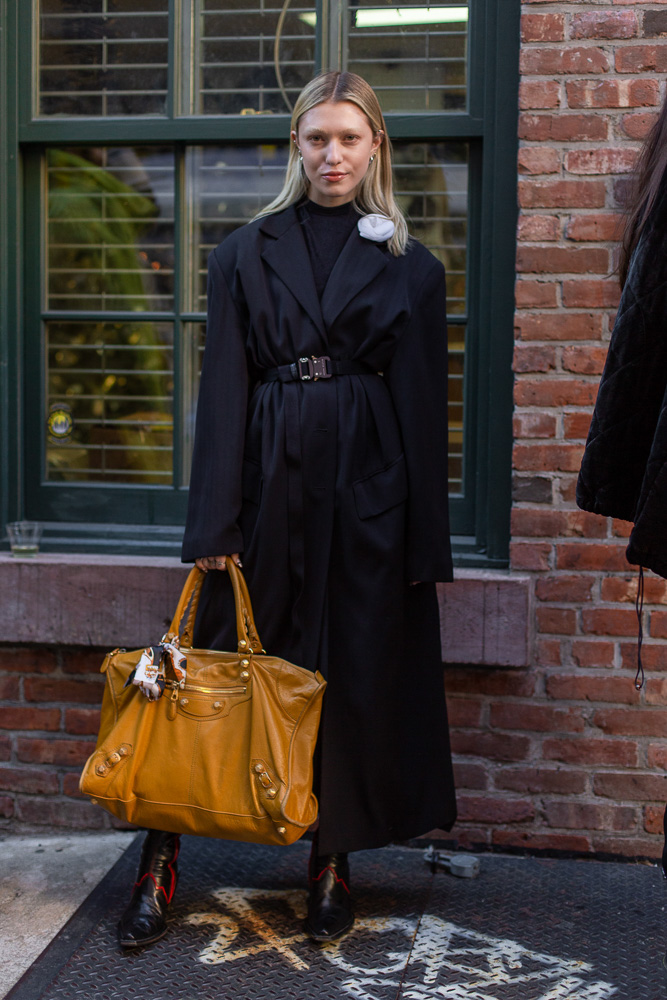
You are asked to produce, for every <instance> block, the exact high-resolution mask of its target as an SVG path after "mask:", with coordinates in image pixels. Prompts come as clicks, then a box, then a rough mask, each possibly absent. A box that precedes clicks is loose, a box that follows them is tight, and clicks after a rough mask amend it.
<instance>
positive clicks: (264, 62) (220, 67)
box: [192, 0, 316, 115]
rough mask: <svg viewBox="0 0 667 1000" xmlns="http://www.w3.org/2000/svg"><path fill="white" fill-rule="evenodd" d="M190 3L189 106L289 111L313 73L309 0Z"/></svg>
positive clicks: (200, 110)
mask: <svg viewBox="0 0 667 1000" xmlns="http://www.w3.org/2000/svg"><path fill="white" fill-rule="evenodd" d="M196 9H197V17H196V24H197V26H198V27H197V31H198V36H197V38H196V39H195V45H194V51H195V53H196V56H195V58H196V68H195V73H194V74H193V75H194V78H195V80H197V81H198V83H197V88H198V93H197V94H196V95H195V99H196V103H195V106H194V107H193V109H192V110H193V112H194V113H196V114H203V115H238V114H271V113H273V114H287V113H289V111H290V110H291V108H292V105H293V104H294V101H295V99H296V96H297V95H298V93H299V91H300V90H301V89H302V88H303V86H304V85H305V84H306V83H307V82H308V81H309V80H310V79H311V78H312V77H313V76H314V74H315V23H316V18H315V5H314V3H313V2H312V0H311V3H308V2H307V0H292V2H291V3H290V4H289V5H288V4H285V3H284V0H259V2H257V0H255V2H254V3H249V2H247V0H196Z"/></svg>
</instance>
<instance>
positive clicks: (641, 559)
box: [577, 188, 667, 577]
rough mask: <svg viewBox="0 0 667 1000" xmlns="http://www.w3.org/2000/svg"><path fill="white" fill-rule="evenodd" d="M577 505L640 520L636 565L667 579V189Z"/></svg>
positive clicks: (631, 548)
mask: <svg viewBox="0 0 667 1000" xmlns="http://www.w3.org/2000/svg"><path fill="white" fill-rule="evenodd" d="M577 503H578V505H579V506H580V507H582V508H583V509H584V510H588V511H592V512H593V513H595V514H604V515H609V516H611V517H617V518H620V519H621V520H624V521H632V522H634V527H633V529H632V533H631V535H630V541H629V544H628V548H627V553H626V555H627V558H628V562H630V563H634V564H636V565H640V566H645V567H648V568H649V569H652V570H653V571H654V572H655V573H658V574H659V575H660V576H663V577H667V188H666V189H665V192H664V193H663V195H662V197H661V199H660V201H659V202H658V205H657V207H656V209H655V210H654V211H653V213H652V216H651V219H650V220H649V222H648V223H647V225H646V227H645V229H644V232H643V233H642V236H641V238H640V241H639V243H638V245H637V248H636V250H635V252H634V254H633V256H632V259H631V262H630V268H629V272H628V277H627V281H626V283H625V287H624V289H623V295H622V297H621V302H620V306H619V309H618V314H617V318H616V323H615V326H614V330H613V333H612V336H611V343H610V345H609V353H608V355H607V361H606V364H605V368H604V372H603V374H602V380H601V382H600V391H599V393H598V398H597V402H596V404H595V412H594V414H593V421H592V423H591V428H590V431H589V434H588V440H587V442H586V450H585V452H584V456H583V460H582V463H581V470H580V472H579V481H578V483H577Z"/></svg>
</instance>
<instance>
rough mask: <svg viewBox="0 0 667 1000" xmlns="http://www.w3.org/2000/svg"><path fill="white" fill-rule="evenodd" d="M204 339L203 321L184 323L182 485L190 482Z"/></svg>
mask: <svg viewBox="0 0 667 1000" xmlns="http://www.w3.org/2000/svg"><path fill="white" fill-rule="evenodd" d="M205 341H206V324H205V323H186V324H184V329H183V374H182V379H181V381H182V383H183V451H182V454H183V462H182V468H183V481H182V483H181V485H182V486H187V485H188V484H189V482H190V466H191V465H192V446H193V444H194V439H195V417H196V415H197V395H198V393H199V376H200V374H201V363H202V359H203V357H204V343H205Z"/></svg>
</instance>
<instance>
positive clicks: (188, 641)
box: [169, 559, 263, 653]
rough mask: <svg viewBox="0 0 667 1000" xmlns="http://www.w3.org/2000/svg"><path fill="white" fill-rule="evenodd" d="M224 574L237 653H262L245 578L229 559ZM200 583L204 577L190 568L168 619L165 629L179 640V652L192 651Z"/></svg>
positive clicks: (198, 570) (194, 567) (196, 569)
mask: <svg viewBox="0 0 667 1000" xmlns="http://www.w3.org/2000/svg"><path fill="white" fill-rule="evenodd" d="M227 572H228V573H229V576H230V579H231V581H232V588H233V590H234V604H235V607H236V635H237V638H238V643H239V652H247V651H248V650H249V649H251V650H252V651H253V653H260V652H263V650H262V643H261V640H260V638H259V634H258V632H257V626H256V625H255V618H254V615H253V611H252V603H251V601H250V593H249V592H248V584H247V583H246V581H245V577H244V576H243V573H242V572H241V570H240V569H239V568H238V566H237V565H236V564H235V563H234V562H232V560H231V559H230V560H229V561H228V562H227ZM203 582H204V573H203V572H202V570H200V569H199V568H198V567H197V566H193V568H192V569H191V570H190V572H189V574H188V578H187V580H186V581H185V583H184V584H183V590H182V591H181V596H180V597H179V599H178V604H177V606H176V611H175V612H174V617H173V618H172V620H171V625H170V626H169V631H170V632H173V633H174V634H175V635H179V636H180V639H181V647H182V648H183V649H187V648H191V647H192V634H193V631H194V624H195V618H196V616H197V608H198V607H199V598H200V596H201V588H202V584H203ZM188 605H189V610H188ZM186 610H187V611H188V617H187V621H186V623H185V627H184V628H183V631H182V632H181V621H182V620H183V617H184V615H185V612H186Z"/></svg>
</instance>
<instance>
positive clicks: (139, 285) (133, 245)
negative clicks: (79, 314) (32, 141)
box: [47, 147, 174, 310]
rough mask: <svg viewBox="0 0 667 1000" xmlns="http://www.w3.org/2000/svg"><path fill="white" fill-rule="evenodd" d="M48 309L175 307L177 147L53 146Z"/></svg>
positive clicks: (49, 162) (49, 155)
mask: <svg viewBox="0 0 667 1000" xmlns="http://www.w3.org/2000/svg"><path fill="white" fill-rule="evenodd" d="M47 175H48V217H47V263H48V268H47V301H48V308H49V309H74V310H82V309H132V310H164V309H169V308H171V307H172V305H173V283H174V219H173V210H174V159H173V151H172V150H171V149H160V148H159V147H154V148H150V149H134V148H132V147H110V148H108V149H107V148H92V149H91V148H86V149H50V150H48V153H47Z"/></svg>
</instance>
